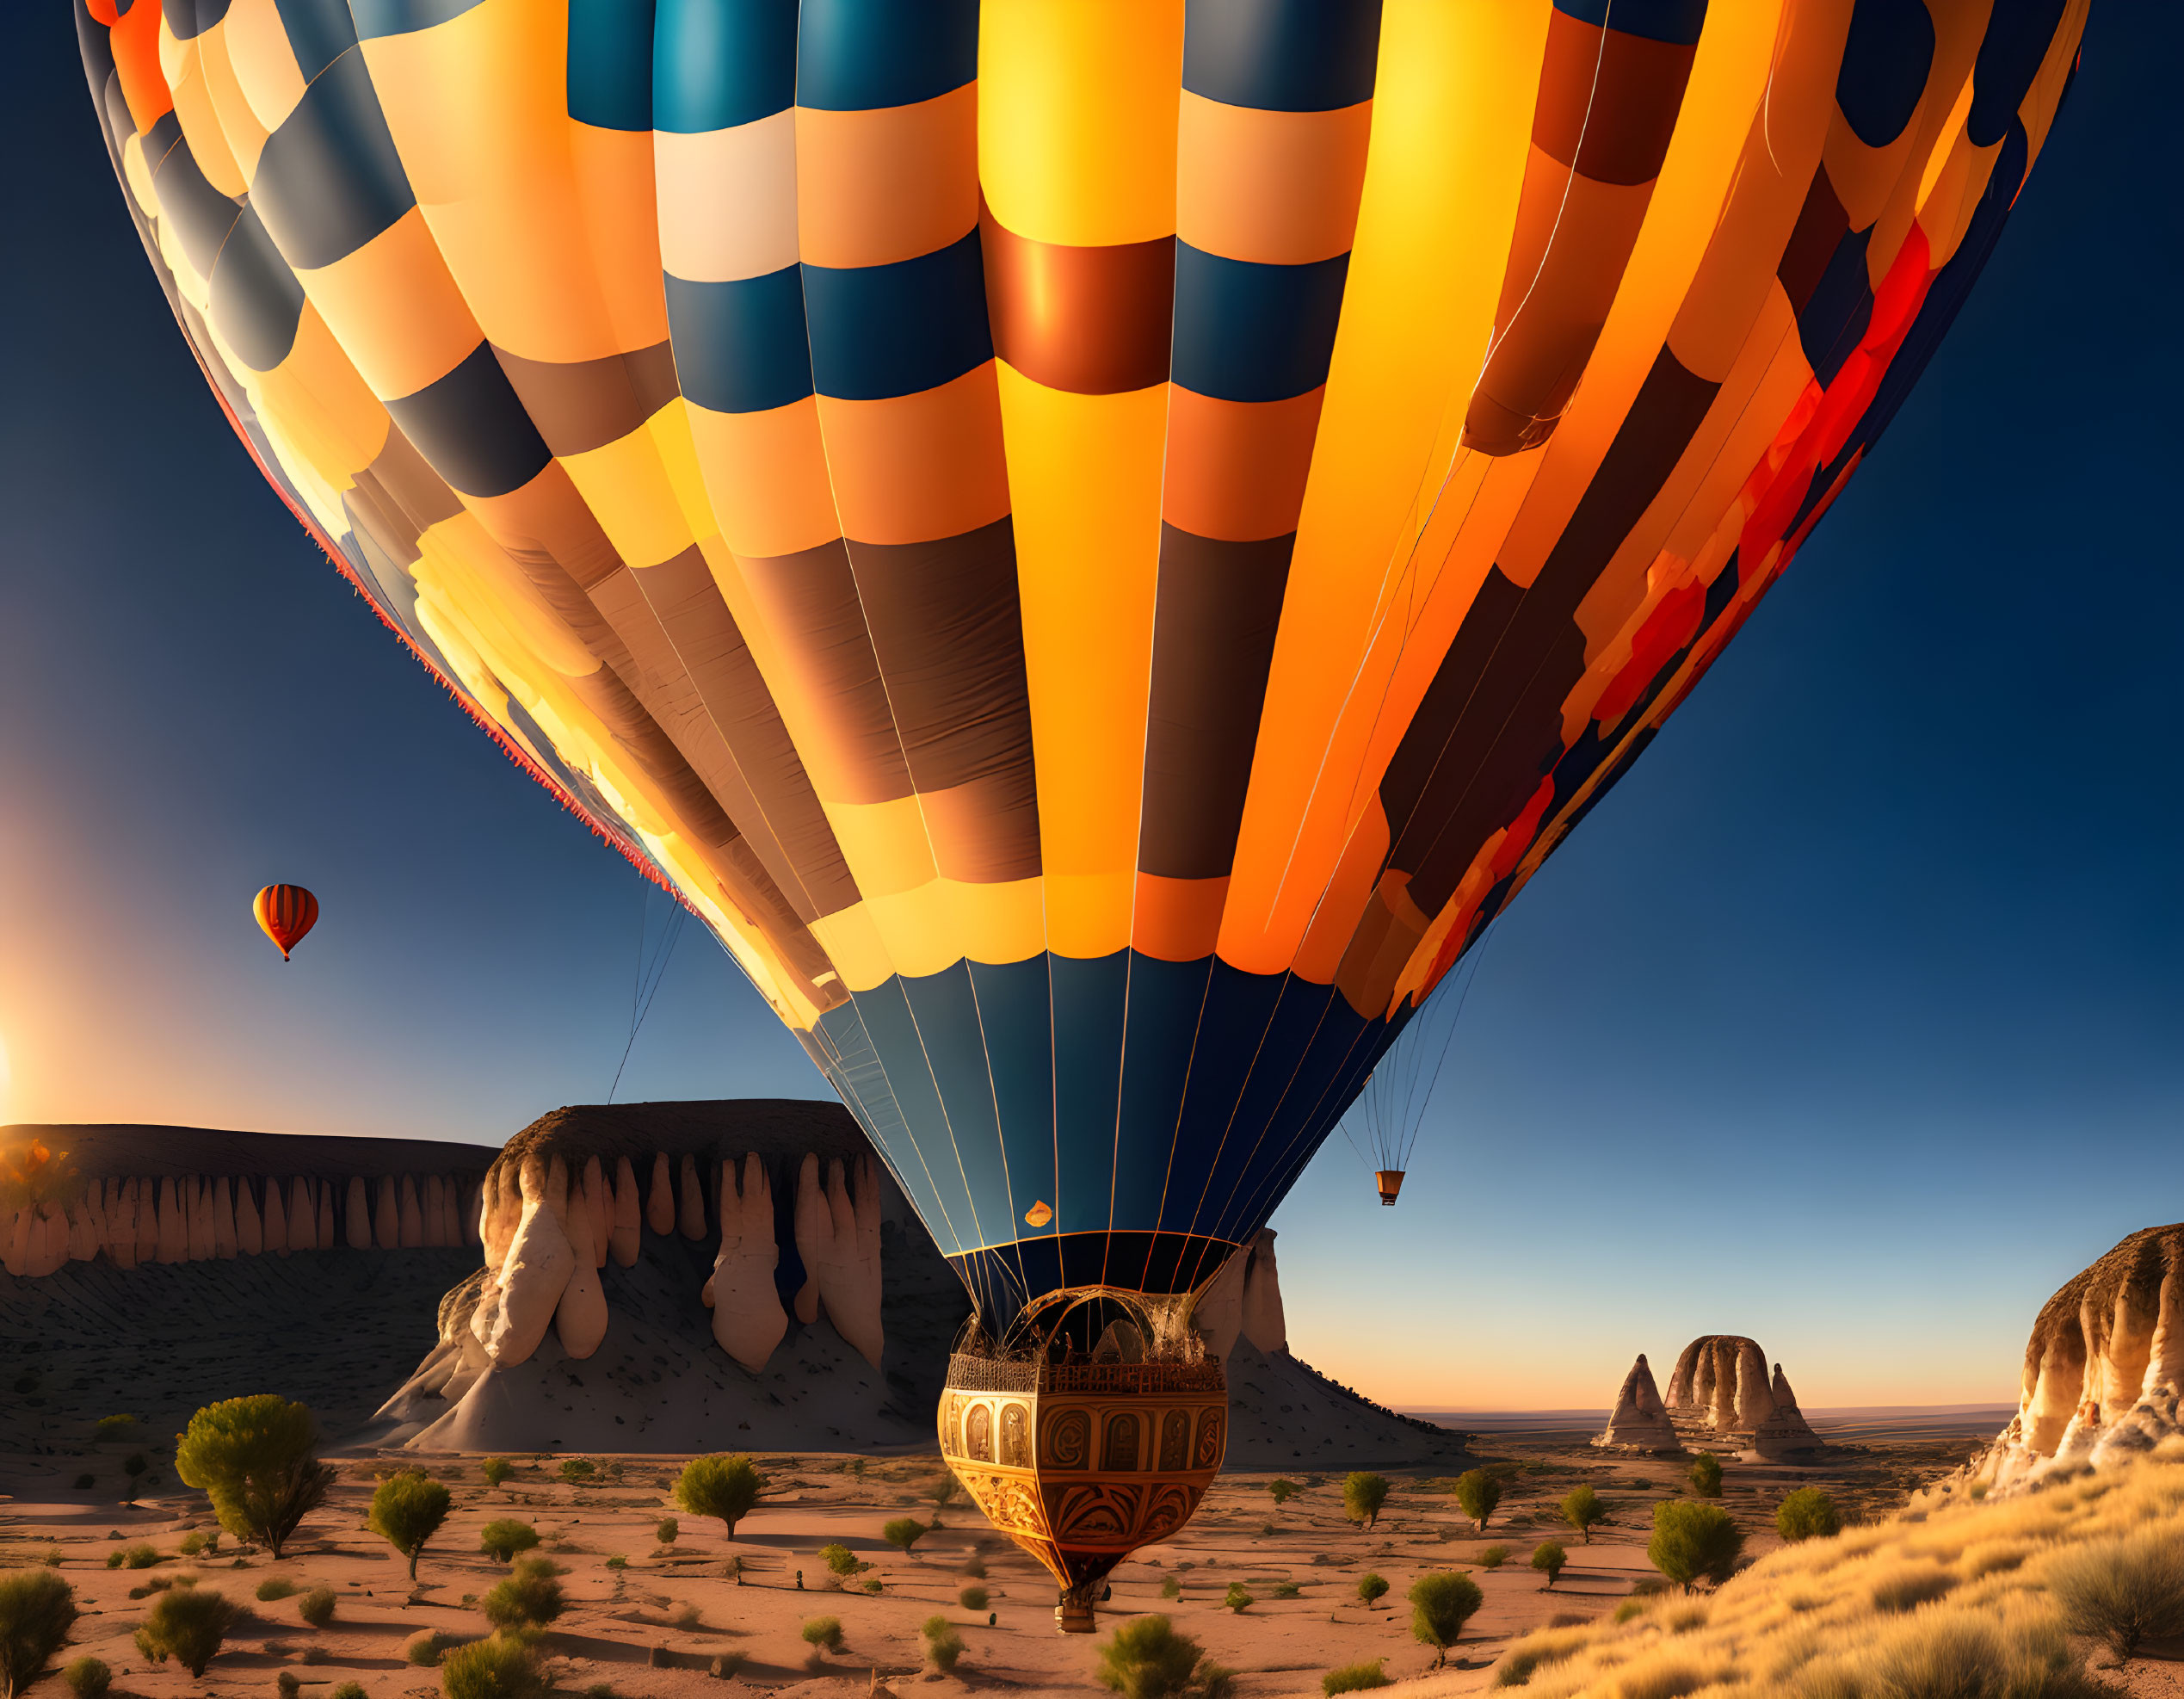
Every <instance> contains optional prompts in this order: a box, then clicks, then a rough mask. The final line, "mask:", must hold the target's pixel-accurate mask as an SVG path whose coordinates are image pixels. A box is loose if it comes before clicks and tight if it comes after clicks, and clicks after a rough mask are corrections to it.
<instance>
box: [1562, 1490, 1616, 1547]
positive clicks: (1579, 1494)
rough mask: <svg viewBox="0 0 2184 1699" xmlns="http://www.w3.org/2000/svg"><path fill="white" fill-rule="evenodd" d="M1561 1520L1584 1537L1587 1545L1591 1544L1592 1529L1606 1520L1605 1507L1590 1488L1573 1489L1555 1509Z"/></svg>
mask: <svg viewBox="0 0 2184 1699" xmlns="http://www.w3.org/2000/svg"><path fill="white" fill-rule="evenodd" d="M1557 1508H1558V1509H1559V1510H1560V1511H1561V1512H1562V1519H1563V1520H1564V1522H1566V1523H1569V1524H1570V1526H1571V1527H1572V1528H1574V1529H1576V1530H1577V1532H1578V1533H1579V1534H1580V1535H1582V1536H1583V1537H1584V1541H1585V1543H1586V1544H1587V1545H1591V1544H1592V1543H1593V1529H1595V1528H1597V1527H1599V1526H1600V1525H1601V1523H1604V1522H1606V1521H1607V1505H1605V1504H1602V1503H1601V1498H1600V1494H1599V1493H1597V1492H1594V1491H1593V1489H1592V1488H1591V1486H1580V1487H1576V1488H1574V1489H1573V1490H1572V1491H1571V1492H1570V1493H1569V1494H1568V1495H1567V1496H1566V1497H1565V1498H1564V1499H1563V1501H1562V1503H1561V1504H1560V1505H1558V1507H1557Z"/></svg>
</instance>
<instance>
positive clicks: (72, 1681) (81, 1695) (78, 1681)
mask: <svg viewBox="0 0 2184 1699" xmlns="http://www.w3.org/2000/svg"><path fill="white" fill-rule="evenodd" d="M61 1679H62V1680H63V1681H65V1682H66V1683H67V1684H68V1690H69V1691H70V1692H71V1693H72V1694H74V1695H75V1696H76V1699H106V1692H107V1690H108V1688H109V1687H111V1686H113V1685H114V1671H111V1670H109V1669H108V1668H107V1666H106V1665H105V1664H104V1663H103V1662H102V1661H101V1660H100V1659H96V1658H78V1659H77V1660H76V1661H75V1662H74V1663H73V1664H71V1665H69V1666H68V1667H67V1668H66V1669H65V1670H63V1671H61Z"/></svg>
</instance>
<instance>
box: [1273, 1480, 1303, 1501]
mask: <svg viewBox="0 0 2184 1699" xmlns="http://www.w3.org/2000/svg"><path fill="white" fill-rule="evenodd" d="M1267 1491H1268V1492H1270V1493H1272V1494H1273V1495H1274V1503H1275V1504H1287V1503H1288V1502H1289V1501H1290V1500H1291V1499H1292V1498H1295V1497H1296V1496H1297V1483H1296V1482H1295V1481H1293V1480H1270V1481H1268V1483H1267Z"/></svg>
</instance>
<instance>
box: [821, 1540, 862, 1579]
mask: <svg viewBox="0 0 2184 1699" xmlns="http://www.w3.org/2000/svg"><path fill="white" fill-rule="evenodd" d="M819 1561H820V1562H822V1563H824V1565H826V1566H827V1570H828V1572H829V1573H830V1574H834V1575H854V1574H855V1573H856V1572H858V1571H859V1570H860V1569H862V1568H863V1567H864V1565H863V1564H861V1563H860V1562H858V1561H857V1554H855V1553H854V1552H853V1551H851V1550H850V1549H849V1548H848V1547H847V1546H845V1545H842V1543H840V1542H839V1541H836V1543H835V1544H833V1545H831V1546H822V1547H820V1548H819Z"/></svg>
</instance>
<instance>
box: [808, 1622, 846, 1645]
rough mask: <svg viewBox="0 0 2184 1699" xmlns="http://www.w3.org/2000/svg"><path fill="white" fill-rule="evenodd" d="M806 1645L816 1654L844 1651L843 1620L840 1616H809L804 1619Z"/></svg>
mask: <svg viewBox="0 0 2184 1699" xmlns="http://www.w3.org/2000/svg"><path fill="white" fill-rule="evenodd" d="M803 1633H804V1643H805V1645H806V1646H810V1647H811V1650H812V1651H813V1652H815V1653H821V1652H839V1651H841V1650H842V1619H841V1618H840V1617H839V1616H807V1617H805V1619H804V1629H803Z"/></svg>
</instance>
